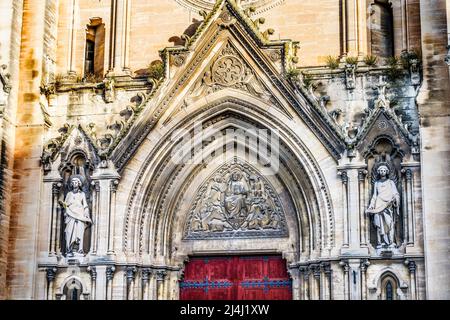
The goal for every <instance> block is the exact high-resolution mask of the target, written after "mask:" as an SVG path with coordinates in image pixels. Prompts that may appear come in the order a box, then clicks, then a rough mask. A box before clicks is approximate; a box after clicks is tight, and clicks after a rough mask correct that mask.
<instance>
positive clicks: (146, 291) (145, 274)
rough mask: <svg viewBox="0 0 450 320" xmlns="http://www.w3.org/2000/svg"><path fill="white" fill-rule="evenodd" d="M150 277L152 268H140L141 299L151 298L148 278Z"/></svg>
mask: <svg viewBox="0 0 450 320" xmlns="http://www.w3.org/2000/svg"><path fill="white" fill-rule="evenodd" d="M152 277H153V272H152V269H150V268H144V269H142V300H152V290H150V280H151V278H152Z"/></svg>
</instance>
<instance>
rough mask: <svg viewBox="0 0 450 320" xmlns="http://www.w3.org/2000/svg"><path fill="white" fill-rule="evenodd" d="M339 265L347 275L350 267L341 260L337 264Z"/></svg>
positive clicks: (346, 262) (345, 261)
mask: <svg viewBox="0 0 450 320" xmlns="http://www.w3.org/2000/svg"><path fill="white" fill-rule="evenodd" d="M339 265H340V266H341V267H342V268H343V269H344V272H345V273H348V272H349V271H350V265H349V264H348V261H347V260H341V261H340V262H339Z"/></svg>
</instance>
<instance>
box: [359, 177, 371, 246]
mask: <svg viewBox="0 0 450 320" xmlns="http://www.w3.org/2000/svg"><path fill="white" fill-rule="evenodd" d="M358 182H359V183H358V188H359V190H358V191H359V192H358V194H359V225H360V230H359V240H360V245H361V247H367V243H368V241H369V224H368V220H369V219H367V215H366V205H367V203H368V202H369V201H368V194H369V190H368V189H369V188H368V181H367V170H358Z"/></svg>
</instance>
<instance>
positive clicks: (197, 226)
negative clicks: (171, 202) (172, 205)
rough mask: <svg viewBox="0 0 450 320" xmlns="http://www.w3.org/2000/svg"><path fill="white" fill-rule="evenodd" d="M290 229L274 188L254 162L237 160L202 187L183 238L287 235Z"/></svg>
mask: <svg viewBox="0 0 450 320" xmlns="http://www.w3.org/2000/svg"><path fill="white" fill-rule="evenodd" d="M287 233H288V232H287V228H286V220H285V215H284V212H283V209H282V206H281V202H280V199H279V198H278V195H277V194H276V192H275V189H274V188H273V187H272V186H271V185H270V184H269V182H268V181H267V180H266V179H265V178H264V177H263V176H261V175H260V174H259V173H258V172H257V171H256V170H255V169H253V168H252V167H251V166H249V165H248V164H245V163H241V162H239V161H236V160H235V161H234V162H232V163H229V164H226V165H224V166H222V167H221V168H220V169H218V170H217V171H216V172H215V173H214V174H213V175H212V176H211V177H210V178H209V179H208V180H207V181H206V182H205V183H204V184H203V185H202V186H201V187H200V189H199V191H198V193H197V196H196V197H195V198H194V202H193V204H192V205H191V209H190V211H189V216H188V219H187V224H186V227H185V232H184V239H207V238H253V237H285V236H287Z"/></svg>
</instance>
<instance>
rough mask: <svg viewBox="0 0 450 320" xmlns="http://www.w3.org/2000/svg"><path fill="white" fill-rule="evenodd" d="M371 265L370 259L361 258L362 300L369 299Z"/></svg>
mask: <svg viewBox="0 0 450 320" xmlns="http://www.w3.org/2000/svg"><path fill="white" fill-rule="evenodd" d="M369 265H370V262H369V260H368V259H361V266H360V269H361V300H367V268H368V267H369Z"/></svg>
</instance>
